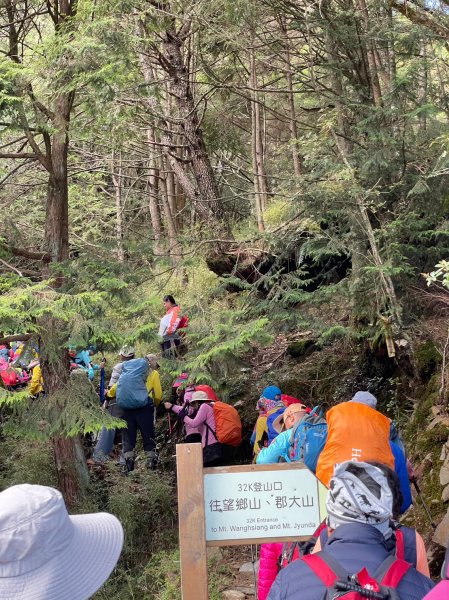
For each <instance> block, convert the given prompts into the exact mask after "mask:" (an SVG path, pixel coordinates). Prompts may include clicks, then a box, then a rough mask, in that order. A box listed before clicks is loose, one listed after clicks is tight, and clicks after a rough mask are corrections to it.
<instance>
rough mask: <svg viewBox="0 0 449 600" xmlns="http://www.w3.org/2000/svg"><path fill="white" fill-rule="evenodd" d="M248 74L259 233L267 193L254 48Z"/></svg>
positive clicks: (255, 198) (250, 56)
mask: <svg viewBox="0 0 449 600" xmlns="http://www.w3.org/2000/svg"><path fill="white" fill-rule="evenodd" d="M249 72H250V80H249V84H250V88H251V132H252V135H251V151H252V152H251V153H252V163H253V178H254V204H255V210H256V220H257V226H258V229H259V231H265V223H264V219H263V207H264V206H265V205H266V203H267V199H268V193H267V184H266V181H267V180H266V175H265V166H264V160H263V139H262V131H261V121H260V104H259V102H258V94H257V73H256V59H255V55H254V48H253V47H252V48H251V49H250V54H249Z"/></svg>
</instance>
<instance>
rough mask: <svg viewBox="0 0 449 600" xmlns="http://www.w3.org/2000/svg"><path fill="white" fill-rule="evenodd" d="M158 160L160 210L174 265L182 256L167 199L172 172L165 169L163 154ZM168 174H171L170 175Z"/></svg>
mask: <svg viewBox="0 0 449 600" xmlns="http://www.w3.org/2000/svg"><path fill="white" fill-rule="evenodd" d="M160 161H161V166H160V169H159V172H160V173H161V175H162V176H161V179H160V181H159V190H160V193H161V201H162V210H163V212H164V216H165V228H166V230H167V234H168V252H169V256H170V261H171V263H172V265H173V266H176V265H177V263H178V262H179V260H180V258H181V256H182V248H181V245H180V243H179V242H178V236H177V231H176V223H175V220H174V218H173V214H172V211H171V207H170V202H169V200H168V198H169V193H172V191H171V192H169V191H168V188H169V187H171V186H172V182H173V177H172V175H173V174H172V173H171V172H170V173H169V172H168V171H167V167H166V158H165V157H164V156H161V157H160ZM169 175H171V177H170V176H169Z"/></svg>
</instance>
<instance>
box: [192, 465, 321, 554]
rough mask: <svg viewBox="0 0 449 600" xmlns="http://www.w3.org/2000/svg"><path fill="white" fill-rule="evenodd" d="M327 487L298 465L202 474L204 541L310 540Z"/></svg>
mask: <svg viewBox="0 0 449 600" xmlns="http://www.w3.org/2000/svg"><path fill="white" fill-rule="evenodd" d="M325 494H326V488H325V487H324V486H323V485H322V484H321V483H320V482H319V481H318V480H317V478H316V477H315V476H314V474H313V473H312V472H311V471H309V469H307V468H306V467H304V465H301V464H298V463H290V464H276V465H251V466H246V467H243V468H242V467H224V468H214V469H205V470H204V510H205V517H206V540H207V542H218V541H219V542H223V541H231V540H245V539H251V540H258V539H260V538H263V539H264V540H267V539H271V538H272V539H273V540H282V539H283V540H286V539H289V538H291V539H295V540H297V539H298V538H309V537H310V536H312V535H313V533H314V532H315V530H316V529H317V527H318V526H319V524H320V523H321V522H322V521H323V519H324V518H325V517H326V512H325V505H324V500H325Z"/></svg>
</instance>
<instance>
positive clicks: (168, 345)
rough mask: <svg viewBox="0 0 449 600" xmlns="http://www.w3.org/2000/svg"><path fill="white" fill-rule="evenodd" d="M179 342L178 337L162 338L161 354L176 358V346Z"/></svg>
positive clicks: (165, 356)
mask: <svg viewBox="0 0 449 600" xmlns="http://www.w3.org/2000/svg"><path fill="white" fill-rule="evenodd" d="M180 344H181V340H180V338H179V337H177V338H170V339H164V341H163V342H162V344H161V349H162V356H163V357H164V358H176V356H177V354H178V346H179V345H180Z"/></svg>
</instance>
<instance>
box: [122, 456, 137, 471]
mask: <svg viewBox="0 0 449 600" xmlns="http://www.w3.org/2000/svg"><path fill="white" fill-rule="evenodd" d="M123 471H124V473H125V475H128V473H131V471H134V453H133V452H126V453H125V464H124V467H123Z"/></svg>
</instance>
